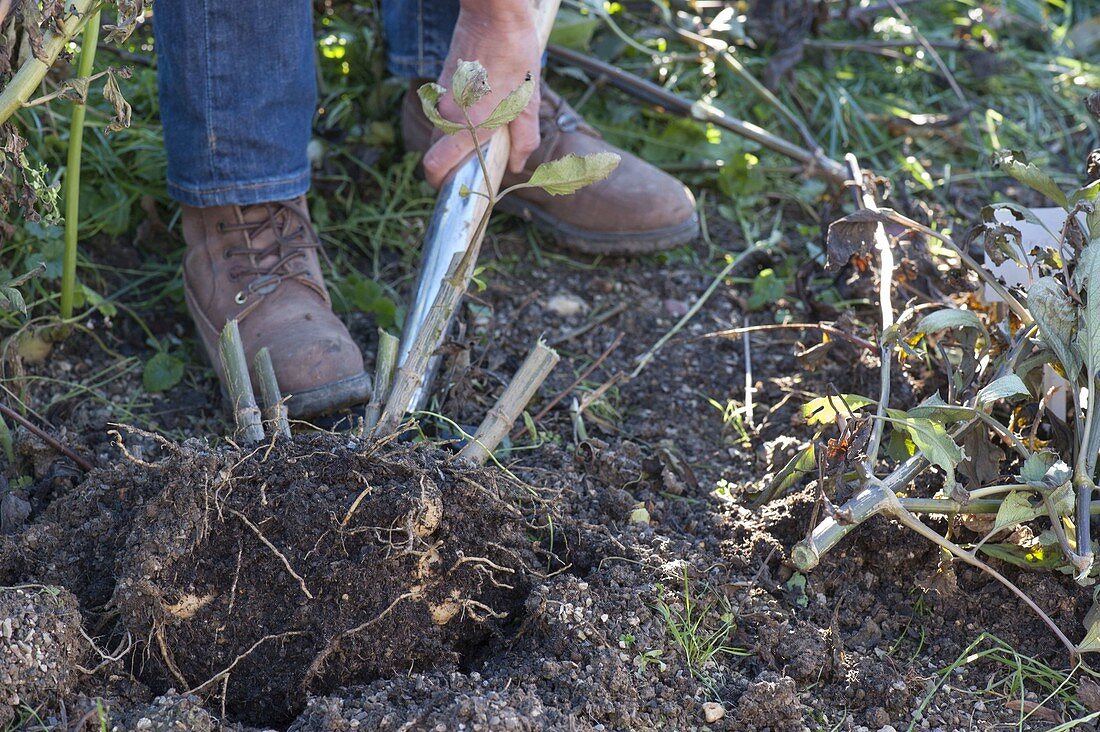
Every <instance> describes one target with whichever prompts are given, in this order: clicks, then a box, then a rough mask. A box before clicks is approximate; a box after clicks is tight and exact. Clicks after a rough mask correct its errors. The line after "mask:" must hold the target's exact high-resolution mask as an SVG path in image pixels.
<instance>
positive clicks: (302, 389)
mask: <svg viewBox="0 0 1100 732" xmlns="http://www.w3.org/2000/svg"><path fill="white" fill-rule="evenodd" d="M183 236H184V239H185V240H186V242H187V253H186V255H185V256H184V260H183V284H184V294H185V295H186V298H187V309H188V310H190V311H191V317H192V318H193V319H194V321H195V326H196V327H197V329H198V331H199V337H200V338H201V339H202V344H203V346H205V347H206V355H207V356H208V357H209V358H210V362H211V363H212V364H213V365H214V370H215V371H217V372H218V378H219V379H221V380H222V383H223V384H224V383H225V375H224V374H223V372H222V365H221V359H220V358H219V357H218V336H219V334H220V333H221V330H222V328H223V327H224V325H225V323H226V321H228V320H230V319H232V318H236V319H237V320H238V321H239V322H240V329H241V340H243V341H244V350H245V355H246V356H247V357H248V362H249V363H250V364H251V363H252V358H253V356H255V354H256V351H258V350H259V349H260V348H261V347H263V346H267V347H268V349H269V350H270V351H271V360H272V361H273V362H274V364H275V375H276V377H277V378H278V381H279V386H280V387H281V389H282V392H283V395H284V396H286V395H289V399H288V401H287V409H288V411H289V412H290V415H291V416H292V417H296V418H304V417H314V416H317V415H319V414H323V413H325V412H329V411H332V410H334V409H338V408H340V407H346V406H349V405H351V404H355V403H358V402H363V401H365V400H366V399H367V398H368V397H369V392H370V386H371V384H370V377H369V376H368V375H367V374H366V372H365V371H364V370H363V356H362V354H361V353H360V352H359V348H358V347H357V346H356V345H355V343H354V342H353V341H352V339H351V335H350V334H349V333H348V330H347V328H346V327H344V324H343V323H342V322H340V319H339V318H337V317H336V315H335V314H334V313H333V312H332V303H331V301H330V300H329V296H328V290H326V289H325V282H324V279H322V277H321V267H320V263H319V262H318V259H317V254H318V251H319V250H320V246H321V245H320V242H319V241H318V239H317V235H316V234H315V233H314V231H313V226H312V224H311V223H310V219H309V208H308V207H307V206H306V201H305V197H304V196H302V197H300V198H297V199H294V200H292V201H281V202H278V203H266V204H257V205H254V206H217V207H213V208H192V207H190V206H184V207H183ZM253 383H255V381H254V382H253Z"/></svg>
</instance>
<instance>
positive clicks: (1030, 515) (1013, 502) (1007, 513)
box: [993, 491, 1046, 531]
mask: <svg viewBox="0 0 1100 732" xmlns="http://www.w3.org/2000/svg"><path fill="white" fill-rule="evenodd" d="M1044 513H1046V511H1045V510H1043V507H1042V506H1032V505H1031V501H1030V500H1028V494H1027V493H1026V492H1022V491H1012V492H1011V493H1009V494H1008V495H1007V496H1005V499H1004V500H1003V501H1001V507H1000V508H998V509H997V518H996V519H995V520H994V521H993V530H994V531H998V530H1000V529H1005V528H1008V527H1010V526H1015V525H1016V524H1022V523H1024V522H1026V521H1031V520H1032V519H1036V518H1038V517H1039V516H1042V515H1043V514H1044Z"/></svg>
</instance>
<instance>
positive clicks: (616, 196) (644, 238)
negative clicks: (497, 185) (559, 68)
mask: <svg viewBox="0 0 1100 732" xmlns="http://www.w3.org/2000/svg"><path fill="white" fill-rule="evenodd" d="M419 87H420V83H415V82H414V83H413V84H412V86H411V87H410V88H409V92H408V94H406V95H405V101H404V104H403V106H402V110H401V127H402V130H403V132H404V136H405V147H406V149H408V150H413V151H416V152H424V151H426V150H427V149H428V147H429V146H430V145H431V143H432V141H433V139H434V135H435V128H433V127H432V124H431V123H430V122H429V121H428V118H427V117H425V116H424V111H423V108H422V107H421V104H420V99H419V98H418V97H417V95H416V89H417V88H419ZM539 130H540V132H541V133H542V143H541V144H540V145H539V147H538V149H537V150H536V151H535V152H534V154H532V155H531V157H530V158H529V159H528V161H527V166H526V168H525V169H524V171H523V173H522V174H520V175H515V174H512V173H506V174H505V176H504V187H508V186H511V185H515V184H516V183H522V182H526V181H527V179H528V178H530V177H531V173H532V172H534V170H535V168H537V167H538V166H539V165H541V164H542V163H545V162H548V161H550V160H556V159H557V158H560V157H562V156H564V155H566V154H568V153H574V154H576V155H587V154H589V153H594V152H614V153H617V154H619V155H620V156H622V161H621V162H620V163H619V167H618V168H616V169H615V171H614V172H613V173H612V174H611V175H610V176H609V177H608V178H607V179H606V180H603V181H600V182H599V183H596V184H594V185H591V186H587V187H585V188H582V189H581V190H579V191H578V192H576V193H574V194H572V195H568V196H551V195H550V194H548V193H544V192H543V191H542V190H540V189H538V188H525V189H522V190H519V191H516V192H515V193H510V194H508V195H507V196H505V197H504V198H503V199H502V200H501V202H500V206H499V207H500V208H501V209H503V210H505V211H508V212H510V213H515V214H517V215H519V216H523V217H524V218H526V219H528V220H530V221H534V222H535V223H536V224H539V225H541V226H543V227H544V228H546V229H547V230H549V231H550V232H552V233H553V234H554V236H555V237H556V239H557V241H558V243H560V244H561V245H562V246H564V247H566V248H569V249H573V250H575V251H579V252H584V253H586V254H645V253H649V252H656V251H661V250H663V249H671V248H672V247H675V246H679V245H681V244H686V243H687V242H689V241H691V240H692V239H694V238H695V237H696V236H698V234H699V219H698V216H697V215H696V213H695V198H694V197H693V196H692V195H691V192H690V191H689V190H688V189H687V188H686V187H684V185H683V184H682V183H680V181H678V180H676V179H675V178H673V177H672V176H670V175H668V174H667V173H665V172H664V171H662V170H659V169H657V168H655V167H654V166H652V165H650V164H649V163H646V162H645V161H643V160H640V159H639V158H637V157H635V156H633V155H631V154H630V153H628V152H624V151H623V150H619V149H618V148H616V147H613V146H612V145H610V144H608V143H607V142H605V141H604V140H603V139H602V138H601V137H600V135H599V133H598V132H596V131H595V130H594V129H592V128H591V127H590V126H589V125H588V124H587V123H585V121H584V120H583V119H582V118H581V117H580V115H578V114H577V113H576V112H575V111H574V110H573V108H572V107H570V106H569V105H568V104H567V103H566V102H565V100H564V99H562V98H561V97H560V96H558V95H557V94H555V93H554V92H553V91H552V90H551V89H550V88H549V87H547V86H546V84H545V83H544V84H543V85H542V105H541V107H540V108H539Z"/></svg>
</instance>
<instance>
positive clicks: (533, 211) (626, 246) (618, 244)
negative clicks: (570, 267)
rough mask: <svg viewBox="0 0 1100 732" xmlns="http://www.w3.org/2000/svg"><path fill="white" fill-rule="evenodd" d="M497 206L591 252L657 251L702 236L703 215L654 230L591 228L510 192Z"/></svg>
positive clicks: (576, 248)
mask: <svg viewBox="0 0 1100 732" xmlns="http://www.w3.org/2000/svg"><path fill="white" fill-rule="evenodd" d="M497 207H498V208H499V209H500V210H501V211H505V212H506V213H510V214H512V215H514V216H518V217H520V218H522V219H525V220H527V221H531V222H533V223H534V224H535V225H536V226H539V227H540V228H543V229H545V230H547V231H548V232H550V233H551V234H552V235H553V236H554V239H555V241H557V243H558V244H559V245H560V246H562V247H563V248H565V249H569V250H571V251H574V252H580V253H581V254H590V255H600V254H604V255H636V254H654V253H656V252H663V251H666V250H668V249H673V248H675V247H678V246H682V245H684V244H687V243H689V242H691V241H693V240H695V239H696V238H697V237H698V236H699V215H698V214H695V213H693V214H692V215H691V218H689V219H687V220H686V221H684V222H683V223H681V224H676V225H675V226H668V227H665V228H663V229H653V230H651V231H623V232H618V231H616V232H609V231H591V230H588V229H582V228H580V227H577V226H573V225H572V224H567V223H566V222H564V221H562V220H561V219H559V218H557V217H556V216H553V215H552V214H550V213H547V212H546V210H545V209H542V208H540V207H538V206H534V205H532V204H530V203H526V202H525V201H522V200H520V199H519V198H517V197H513V196H506V197H504V198H503V199H501V201H500V203H498V204H497Z"/></svg>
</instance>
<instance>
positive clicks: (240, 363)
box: [218, 320, 264, 445]
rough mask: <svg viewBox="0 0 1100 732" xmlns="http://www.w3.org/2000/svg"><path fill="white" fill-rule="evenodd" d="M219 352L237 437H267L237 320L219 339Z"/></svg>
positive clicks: (245, 440) (256, 439)
mask: <svg viewBox="0 0 1100 732" xmlns="http://www.w3.org/2000/svg"><path fill="white" fill-rule="evenodd" d="M218 354H219V356H220V357H221V362H222V370H223V371H224V373H225V388H226V391H228V392H229V403H230V405H232V407H233V420H234V422H235V423H236V425H237V439H239V440H240V441H241V442H243V443H244V444H246V445H250V444H252V443H255V442H259V441H260V440H262V439H264V428H263V422H262V421H261V418H260V408H259V407H258V406H256V395H255V393H254V392H253V391H252V380H251V379H250V378H249V376H248V359H246V358H245V355H244V346H243V345H242V344H241V330H240V327H239V326H238V325H237V321H236V320H230V321H229V322H227V323H226V324H225V328H223V329H222V334H221V337H219V338H218Z"/></svg>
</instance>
